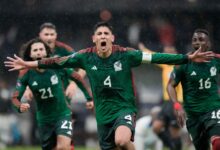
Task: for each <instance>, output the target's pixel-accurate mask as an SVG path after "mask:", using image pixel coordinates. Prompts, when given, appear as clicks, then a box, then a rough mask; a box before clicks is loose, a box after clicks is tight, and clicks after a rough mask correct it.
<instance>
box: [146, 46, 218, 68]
mask: <svg viewBox="0 0 220 150" xmlns="http://www.w3.org/2000/svg"><path fill="white" fill-rule="evenodd" d="M214 56H215V54H214V53H213V52H211V51H208V52H201V48H200V49H199V50H197V51H195V52H194V53H192V54H188V55H182V54H167V53H154V54H149V53H144V52H143V56H142V62H144V63H145V62H147V63H149V62H150V63H156V64H176V65H178V64H185V63H187V62H188V61H193V62H207V61H209V60H210V59H212V58H214Z"/></svg>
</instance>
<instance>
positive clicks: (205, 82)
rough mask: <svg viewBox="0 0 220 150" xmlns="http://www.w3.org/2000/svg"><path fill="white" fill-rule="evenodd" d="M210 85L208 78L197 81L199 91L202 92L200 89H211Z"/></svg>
mask: <svg viewBox="0 0 220 150" xmlns="http://www.w3.org/2000/svg"><path fill="white" fill-rule="evenodd" d="M211 85H212V83H211V82H210V78H208V79H206V80H203V79H200V80H199V89H200V90H202V89H209V88H210V87H211Z"/></svg>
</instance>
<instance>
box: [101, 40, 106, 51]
mask: <svg viewBox="0 0 220 150" xmlns="http://www.w3.org/2000/svg"><path fill="white" fill-rule="evenodd" d="M106 45H107V43H106V41H102V42H101V49H102V50H105V49H106Z"/></svg>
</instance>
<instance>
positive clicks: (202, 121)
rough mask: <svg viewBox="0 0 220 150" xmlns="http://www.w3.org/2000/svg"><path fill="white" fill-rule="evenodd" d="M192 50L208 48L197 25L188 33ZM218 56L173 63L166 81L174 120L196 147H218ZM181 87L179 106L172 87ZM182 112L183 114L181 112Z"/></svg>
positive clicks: (200, 149)
mask: <svg viewBox="0 0 220 150" xmlns="http://www.w3.org/2000/svg"><path fill="white" fill-rule="evenodd" d="M192 46H193V48H194V51H195V50H197V49H199V47H203V51H208V50H210V48H211V44H210V37H209V33H208V31H207V30H204V29H197V30H195V32H194V34H193V37H192ZM219 72H220V59H212V60H210V62H206V63H196V62H188V63H187V64H183V65H180V66H176V67H175V68H174V70H173V72H172V74H171V77H170V80H169V83H168V87H167V90H168V93H169V95H170V98H171V100H172V101H173V102H174V109H175V113H176V116H177V120H178V123H179V125H180V126H181V127H183V125H184V124H185V118H186V117H187V120H186V127H187V129H188V132H189V133H190V135H191V137H192V140H193V144H194V146H195V149H196V150H209V149H210V143H211V145H212V150H220V97H219V94H218V74H219ZM180 82H181V84H182V88H183V107H184V110H185V111H184V110H183V108H182V106H181V104H180V103H178V101H177V96H176V91H175V87H176V86H177V85H178V83H180ZM185 112H186V116H185Z"/></svg>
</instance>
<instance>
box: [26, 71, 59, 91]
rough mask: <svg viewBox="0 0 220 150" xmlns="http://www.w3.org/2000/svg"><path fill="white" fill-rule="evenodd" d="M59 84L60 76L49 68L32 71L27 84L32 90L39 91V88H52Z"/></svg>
mask: <svg viewBox="0 0 220 150" xmlns="http://www.w3.org/2000/svg"><path fill="white" fill-rule="evenodd" d="M59 84H60V77H59V76H58V74H57V73H56V72H54V71H51V70H47V71H45V72H43V73H39V72H32V74H31V75H30V77H29V80H28V85H29V86H30V88H31V89H32V90H33V92H34V91H35V92H36V91H39V90H40V89H48V88H51V89H53V88H55V87H57V86H60V85H59Z"/></svg>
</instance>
